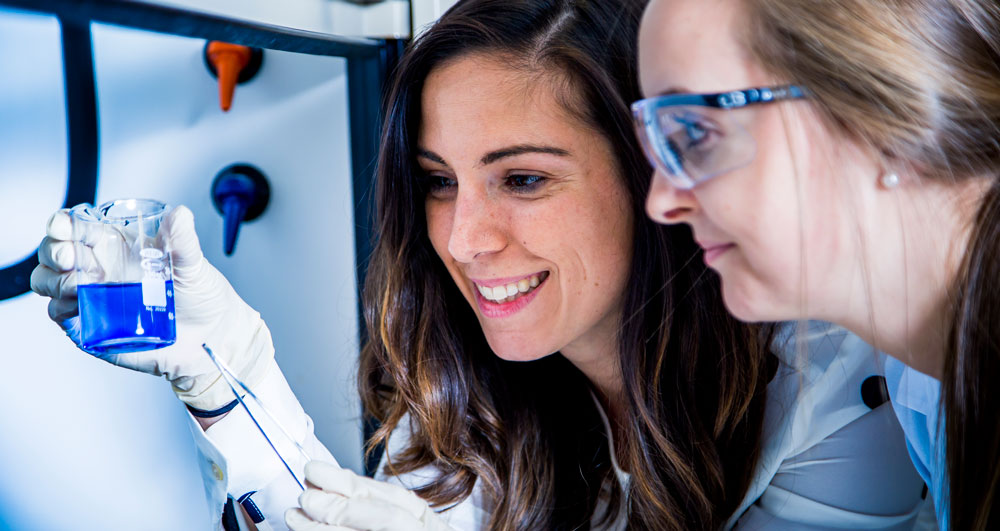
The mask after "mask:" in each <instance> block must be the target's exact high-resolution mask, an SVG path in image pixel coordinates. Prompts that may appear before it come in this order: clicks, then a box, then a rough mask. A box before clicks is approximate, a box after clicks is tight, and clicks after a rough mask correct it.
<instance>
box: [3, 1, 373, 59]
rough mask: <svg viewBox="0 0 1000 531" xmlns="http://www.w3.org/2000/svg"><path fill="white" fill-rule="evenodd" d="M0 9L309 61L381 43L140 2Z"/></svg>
mask: <svg viewBox="0 0 1000 531" xmlns="http://www.w3.org/2000/svg"><path fill="white" fill-rule="evenodd" d="M0 5H6V6H10V7H16V8H18V9H25V10H28V11H35V12H39V13H49V14H53V15H57V16H59V18H61V19H63V20H70V19H72V20H76V21H80V22H84V21H87V22H100V23H104V24H112V25H115V26H122V27H127V28H132V29H139V30H146V31H154V32H157V33H166V34H170V35H180V36H184V37H193V38H196V39H204V40H207V41H223V42H228V43H232V44H242V45H244V46H250V47H251V48H266V49H268V50H282V51H286V52H297V53H304V54H309V55H329V56H336V57H345V58H347V59H351V58H354V57H374V56H376V55H378V54H379V50H380V48H381V45H382V43H381V41H378V40H375V39H365V38H357V37H343V36H339V35H331V34H327V33H319V32H315V31H305V30H300V29H296V28H289V27H285V26H276V25H273V24H265V23H261V22H252V21H248V20H242V19H236V18H230V17H224V16H220V15H213V14H210V13H205V12H200V11H191V10H187V9H182V8H177V7H169V6H163V5H158V4H153V3H149V2H143V1H139V0H0Z"/></svg>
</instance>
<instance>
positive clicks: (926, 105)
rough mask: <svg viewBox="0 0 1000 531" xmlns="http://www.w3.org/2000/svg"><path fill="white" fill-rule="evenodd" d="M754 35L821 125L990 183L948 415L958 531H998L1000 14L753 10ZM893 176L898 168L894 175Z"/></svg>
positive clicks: (784, 4) (876, 6)
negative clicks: (801, 90) (800, 89)
mask: <svg viewBox="0 0 1000 531" xmlns="http://www.w3.org/2000/svg"><path fill="white" fill-rule="evenodd" d="M747 5H748V6H749V8H750V9H749V11H750V17H749V18H748V24H747V29H748V30H749V31H748V32H747V34H746V36H747V38H748V39H749V44H750V47H751V48H752V49H753V51H754V52H755V53H754V55H755V57H756V58H757V60H758V61H760V63H761V64H763V65H764V66H765V68H767V69H769V70H770V71H771V72H772V73H775V74H777V75H779V76H781V77H782V78H784V79H787V80H790V81H791V82H793V83H796V84H799V85H802V86H805V87H806V88H807V89H808V90H809V91H810V92H811V93H812V94H813V96H814V98H813V100H812V101H813V102H814V103H815V105H816V106H817V108H818V109H819V110H820V111H821V112H822V113H823V114H824V116H825V117H826V119H827V122H828V123H830V124H832V125H833V126H834V127H835V128H836V129H837V130H839V131H840V132H841V133H842V134H845V135H847V136H848V137H850V138H854V139H859V140H861V141H862V142H863V143H865V144H866V145H869V146H871V147H873V148H874V149H875V150H876V152H878V153H882V154H884V155H885V156H886V158H887V160H886V163H887V164H889V165H892V164H899V163H902V164H904V165H905V167H909V168H916V169H917V170H918V171H919V172H920V176H921V177H922V178H925V179H931V180H936V181H939V182H950V183H954V182H958V181H962V180H967V179H977V178H986V179H989V180H990V181H991V183H992V184H991V187H990V189H989V190H988V192H987V193H986V196H985V197H984V198H983V200H982V202H981V203H980V206H979V211H978V212H977V213H976V216H975V222H974V226H973V230H972V235H971V240H970V241H969V243H968V247H967V248H966V254H965V258H964V262H963V264H962V266H961V269H960V272H959V275H958V278H957V280H956V282H955V285H954V286H953V289H952V290H951V296H952V301H951V307H952V309H953V312H952V315H953V318H952V320H951V323H950V337H949V343H948V346H947V350H946V352H945V353H944V372H943V375H942V397H941V398H942V408H941V415H940V417H939V418H940V419H942V420H943V422H944V430H945V431H944V433H945V435H946V437H947V441H946V443H945V445H946V461H947V473H948V476H949V480H948V481H949V492H946V493H943V494H944V495H945V499H941V500H937V501H938V502H941V506H939V507H937V509H938V511H947V512H948V513H949V520H950V527H951V529H954V530H956V531H958V530H961V531H965V530H977V529H990V530H993V529H1000V394H998V393H997V391H996V389H995V386H996V385H997V382H998V381H1000V282H998V280H1000V4H997V3H996V0H988V1H985V0H914V1H907V2H900V1H898V0H825V1H822V2H817V1H814V0H748V4H747ZM890 167H891V166H890Z"/></svg>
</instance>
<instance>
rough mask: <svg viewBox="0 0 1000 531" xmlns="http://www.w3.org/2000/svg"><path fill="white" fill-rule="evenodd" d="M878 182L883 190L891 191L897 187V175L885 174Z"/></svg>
mask: <svg viewBox="0 0 1000 531" xmlns="http://www.w3.org/2000/svg"><path fill="white" fill-rule="evenodd" d="M879 182H880V183H882V187H883V188H886V189H887V190H891V189H893V188H895V187H897V186H899V175H898V174H895V173H886V174H884V175H882V177H881V178H879Z"/></svg>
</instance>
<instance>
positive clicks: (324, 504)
mask: <svg viewBox="0 0 1000 531" xmlns="http://www.w3.org/2000/svg"><path fill="white" fill-rule="evenodd" d="M306 481H307V482H308V485H307V488H306V491H305V492H303V493H302V495H301V496H299V505H301V508H300V509H289V510H288V511H287V512H285V524H286V525H287V526H288V528H289V529H291V530H292V531H348V530H351V531H452V528H451V527H450V526H449V525H448V524H447V523H446V522H445V521H444V520H443V519H442V518H441V517H440V516H438V515H437V513H435V512H434V510H433V509H431V507H430V505H428V504H427V502H426V501H424V500H423V499H421V498H420V497H419V496H417V495H416V494H414V493H413V492H411V491H409V490H407V489H404V488H403V487H400V486H397V485H392V484H390V483H385V482H382V481H376V480H374V479H371V478H367V477H363V476H359V475H357V474H355V473H354V472H351V471H350V470H347V469H344V468H340V467H338V466H335V465H331V464H329V463H324V462H322V461H310V462H309V463H307V464H306Z"/></svg>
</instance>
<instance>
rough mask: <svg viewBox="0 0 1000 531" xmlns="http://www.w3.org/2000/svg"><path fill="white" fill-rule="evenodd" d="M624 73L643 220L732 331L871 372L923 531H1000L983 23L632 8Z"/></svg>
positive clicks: (781, 10) (744, 4)
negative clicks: (896, 426) (685, 235)
mask: <svg viewBox="0 0 1000 531" xmlns="http://www.w3.org/2000/svg"><path fill="white" fill-rule="evenodd" d="M719 6H725V8H726V9H718V7H719ZM681 47H683V50H682V49H681ZM640 62H641V74H642V86H643V90H644V92H645V93H646V94H647V95H648V96H652V97H650V98H649V99H647V100H643V101H641V102H638V103H636V104H635V106H634V109H635V112H636V119H637V126H638V128H639V135H640V138H641V139H642V140H643V142H644V143H645V145H646V146H647V148H648V152H649V157H650V160H651V161H652V162H653V163H654V165H655V166H656V168H657V174H656V175H657V176H656V177H654V179H653V185H652V191H651V193H650V196H649V200H648V209H649V213H650V215H651V216H652V217H653V218H654V219H656V220H658V221H660V222H662V223H667V224H678V223H683V224H686V225H688V226H690V228H691V229H692V231H693V233H694V237H695V239H696V240H697V241H698V242H699V243H700V244H701V245H702V247H703V248H704V249H705V253H706V256H710V257H711V259H710V260H709V262H710V266H711V267H712V269H714V270H716V271H717V272H718V273H719V275H720V276H721V277H722V291H723V296H724V298H725V301H726V305H727V307H728V308H729V309H730V310H731V311H732V312H733V313H734V314H735V315H736V316H738V317H739V318H741V319H743V320H746V321H769V320H775V319H824V320H828V321H832V322H835V323H838V324H841V325H843V326H844V327H846V328H847V329H849V330H851V331H853V332H855V333H857V334H858V335H859V336H861V337H862V338H865V340H867V341H868V342H869V343H871V344H872V345H874V346H875V347H877V348H878V349H879V350H882V351H884V352H886V353H888V354H889V355H890V356H891V357H890V358H887V360H886V361H885V372H886V376H887V379H888V391H889V394H890V396H891V397H892V405H893V407H894V408H895V411H896V414H897V416H898V417H899V420H900V422H901V424H902V427H903V429H904V431H905V432H906V440H907V446H908V450H909V453H910V456H911V457H912V459H913V462H914V464H915V465H916V467H917V469H918V471H919V472H920V473H921V475H922V476H923V478H924V480H925V481H926V483H927V484H928V485H929V487H930V492H931V495H932V497H933V499H934V502H935V504H936V508H937V517H938V520H939V523H940V526H941V528H942V529H948V528H951V529H955V530H956V531H957V530H973V529H976V530H979V529H998V528H1000V398H997V393H995V392H993V391H991V389H992V385H994V383H995V382H996V381H997V380H998V379H1000V337H998V333H1000V291H998V290H997V289H996V288H997V286H998V285H1000V284H998V282H997V279H998V275H1000V247H998V246H1000V237H998V227H1000V141H998V139H1000V7H998V6H997V3H996V2H995V1H980V0H921V1H913V2H897V1H889V0H837V1H827V2H813V1H794V0H782V1H770V0H745V1H733V2H704V1H702V0H654V1H653V2H652V4H651V5H650V7H649V9H648V12H647V14H646V16H645V20H644V23H643V29H642V35H641V46H640ZM781 100H786V101H785V102H783V103H777V104H774V105H769V104H770V103H773V102H778V101H781Z"/></svg>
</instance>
